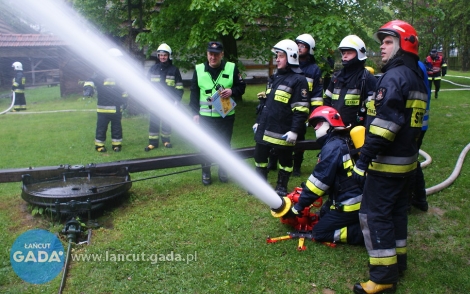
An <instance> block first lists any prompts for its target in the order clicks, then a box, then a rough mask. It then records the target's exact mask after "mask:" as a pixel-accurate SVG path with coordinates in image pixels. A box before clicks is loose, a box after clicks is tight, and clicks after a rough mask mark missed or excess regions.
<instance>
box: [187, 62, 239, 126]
mask: <svg viewBox="0 0 470 294" xmlns="http://www.w3.org/2000/svg"><path fill="white" fill-rule="evenodd" d="M204 69H205V65H204V64H203V63H201V64H198V65H196V73H197V82H198V86H199V94H200V95H199V115H202V116H210V117H221V115H220V114H219V113H218V112H217V111H216V110H213V109H212V102H211V101H208V98H211V97H212V95H214V93H215V91H216V89H215V86H216V85H215V84H214V81H213V80H212V77H211V75H210V73H209V72H207V71H205V70H204ZM234 73H235V63H233V62H228V61H227V62H226V63H225V66H224V68H223V69H222V71H221V72H220V74H219V76H218V77H217V79H216V83H217V84H219V85H221V86H223V87H224V88H225V89H230V88H232V85H233V75H234ZM233 114H235V110H232V111H230V112H229V113H228V114H227V116H229V115H233Z"/></svg>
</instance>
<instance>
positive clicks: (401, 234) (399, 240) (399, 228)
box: [359, 173, 414, 284]
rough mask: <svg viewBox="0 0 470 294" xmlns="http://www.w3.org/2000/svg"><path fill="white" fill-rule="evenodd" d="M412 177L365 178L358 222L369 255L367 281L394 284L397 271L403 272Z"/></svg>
mask: <svg viewBox="0 0 470 294" xmlns="http://www.w3.org/2000/svg"><path fill="white" fill-rule="evenodd" d="M413 178H414V176H412V175H410V176H406V177H385V176H378V175H374V174H370V173H369V174H368V175H367V178H366V183H365V185H364V192H363V196H362V202H361V209H360V210H359V220H360V223H361V227H362V233H363V234H364V243H365V245H366V249H367V252H368V253H369V276H370V280H371V281H373V282H375V283H378V284H390V283H396V282H397V281H398V273H399V271H404V270H406V267H407V265H406V257H407V255H406V239H407V233H408V214H407V207H408V197H409V191H410V184H411V181H412V180H413Z"/></svg>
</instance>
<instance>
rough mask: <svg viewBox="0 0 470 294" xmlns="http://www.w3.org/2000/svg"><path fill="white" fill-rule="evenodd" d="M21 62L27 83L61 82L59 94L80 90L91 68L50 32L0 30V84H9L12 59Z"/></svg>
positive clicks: (11, 73) (33, 84)
mask: <svg viewBox="0 0 470 294" xmlns="http://www.w3.org/2000/svg"><path fill="white" fill-rule="evenodd" d="M15 61H19V62H21V63H22V64H23V72H24V74H25V76H26V86H27V87H31V86H41V85H48V86H57V85H60V94H61V97H64V96H67V95H70V94H76V93H80V92H81V91H82V85H81V84H80V81H83V80H84V79H86V78H88V77H90V76H91V74H92V73H93V68H92V67H90V66H89V65H88V64H87V63H86V61H84V60H82V59H81V58H80V57H79V56H77V55H76V54H74V53H73V52H71V51H70V50H69V49H68V48H67V46H66V44H65V43H64V42H63V41H62V40H60V39H59V38H58V37H56V36H54V35H51V34H2V33H0V72H1V77H0V83H1V85H2V86H3V87H8V86H10V85H11V78H12V76H13V70H12V67H11V65H12V64H13V62H15Z"/></svg>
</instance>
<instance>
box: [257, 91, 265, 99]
mask: <svg viewBox="0 0 470 294" xmlns="http://www.w3.org/2000/svg"><path fill="white" fill-rule="evenodd" d="M256 97H258V99H263V98H264V99H265V98H266V92H259V93H258V94H256Z"/></svg>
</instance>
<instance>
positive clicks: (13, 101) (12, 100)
mask: <svg viewBox="0 0 470 294" xmlns="http://www.w3.org/2000/svg"><path fill="white" fill-rule="evenodd" d="M12 93H13V94H12V99H11V105H10V107H9V108H8V109H7V110H5V111H2V112H0V114H5V113H7V112H8V111H10V109H12V108H13V105H15V92H12Z"/></svg>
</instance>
